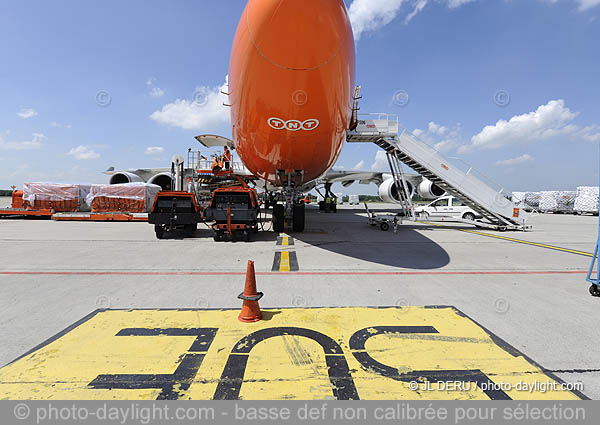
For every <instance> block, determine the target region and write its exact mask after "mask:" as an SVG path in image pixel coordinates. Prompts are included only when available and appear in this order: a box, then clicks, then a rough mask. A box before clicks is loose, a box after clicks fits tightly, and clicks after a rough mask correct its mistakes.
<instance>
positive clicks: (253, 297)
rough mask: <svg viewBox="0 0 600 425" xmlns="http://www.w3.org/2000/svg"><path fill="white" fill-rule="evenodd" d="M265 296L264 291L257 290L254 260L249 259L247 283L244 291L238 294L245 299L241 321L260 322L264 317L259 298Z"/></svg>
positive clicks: (240, 316)
mask: <svg viewBox="0 0 600 425" xmlns="http://www.w3.org/2000/svg"><path fill="white" fill-rule="evenodd" d="M262 296H263V293H262V292H256V276H255V275H254V261H248V269H247V270H246V285H245V286H244V292H242V293H241V294H240V295H238V298H239V299H241V300H244V305H242V311H241V312H240V315H239V316H238V319H240V322H246V323H251V322H258V321H259V320H260V319H262V313H261V312H260V306H259V305H258V300H260V299H261V298H262Z"/></svg>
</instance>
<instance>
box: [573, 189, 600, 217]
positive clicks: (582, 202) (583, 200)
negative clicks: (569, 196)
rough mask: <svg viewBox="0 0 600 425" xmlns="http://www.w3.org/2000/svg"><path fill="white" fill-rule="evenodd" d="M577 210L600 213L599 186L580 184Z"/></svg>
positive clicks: (576, 197) (576, 199)
mask: <svg viewBox="0 0 600 425" xmlns="http://www.w3.org/2000/svg"><path fill="white" fill-rule="evenodd" d="M574 208H575V211H577V212H579V213H590V214H598V186H592V187H590V186H580V187H578V188H577V195H576V196H575V207H574Z"/></svg>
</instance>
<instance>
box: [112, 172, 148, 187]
mask: <svg viewBox="0 0 600 425" xmlns="http://www.w3.org/2000/svg"><path fill="white" fill-rule="evenodd" d="M143 181H144V180H142V178H141V177H140V176H138V175H137V174H133V173H128V172H126V171H123V172H120V173H115V174H113V175H112V176H110V180H109V181H108V184H122V183H138V182H143Z"/></svg>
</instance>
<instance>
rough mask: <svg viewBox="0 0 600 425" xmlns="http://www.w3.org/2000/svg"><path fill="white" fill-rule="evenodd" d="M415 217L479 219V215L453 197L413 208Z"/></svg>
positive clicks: (445, 197)
mask: <svg viewBox="0 0 600 425" xmlns="http://www.w3.org/2000/svg"><path fill="white" fill-rule="evenodd" d="M415 212H416V213H417V216H419V217H421V218H424V219H427V218H429V217H432V218H433V217H456V218H463V219H465V220H475V219H476V218H481V215H480V214H478V213H476V212H475V211H473V210H472V209H471V208H469V207H467V206H466V205H463V203H462V202H461V201H460V200H459V199H456V198H455V197H454V196H443V197H441V198H438V199H436V200H435V201H433V202H432V203H430V204H429V205H426V206H424V207H417V208H415Z"/></svg>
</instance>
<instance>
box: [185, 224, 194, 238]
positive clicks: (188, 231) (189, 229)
mask: <svg viewBox="0 0 600 425" xmlns="http://www.w3.org/2000/svg"><path fill="white" fill-rule="evenodd" d="M196 230H198V225H197V224H186V225H185V226H184V227H183V233H184V235H185V237H186V238H191V237H192V236H194V233H195V232H196Z"/></svg>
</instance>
